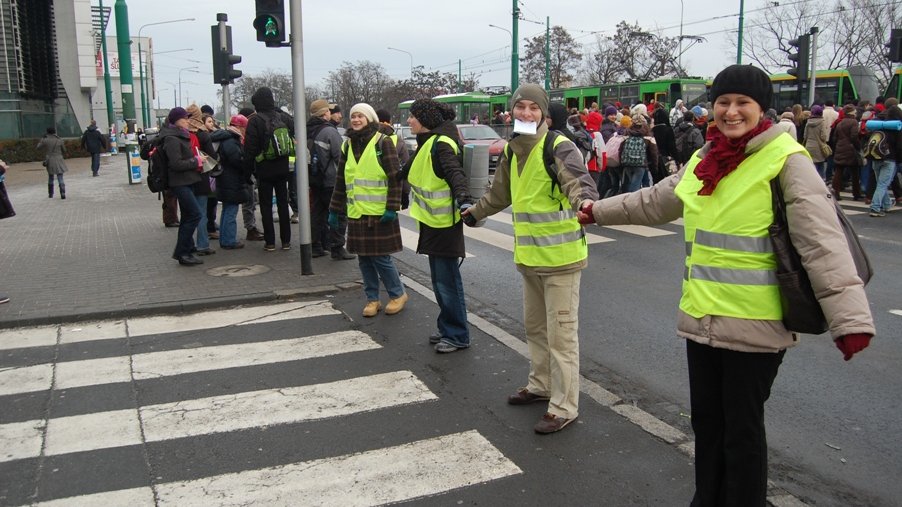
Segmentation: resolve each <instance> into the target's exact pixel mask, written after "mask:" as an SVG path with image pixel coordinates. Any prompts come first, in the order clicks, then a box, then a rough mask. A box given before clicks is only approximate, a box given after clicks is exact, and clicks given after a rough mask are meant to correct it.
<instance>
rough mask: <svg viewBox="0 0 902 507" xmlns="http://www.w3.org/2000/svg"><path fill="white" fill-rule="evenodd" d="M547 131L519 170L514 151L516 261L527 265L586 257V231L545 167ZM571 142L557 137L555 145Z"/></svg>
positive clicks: (558, 263) (549, 264) (548, 264)
mask: <svg viewBox="0 0 902 507" xmlns="http://www.w3.org/2000/svg"><path fill="white" fill-rule="evenodd" d="M547 138H548V137H547V134H545V135H544V136H543V137H542V139H541V140H540V141H539V142H538V143H536V145H535V146H534V147H533V149H532V151H530V152H529V155H528V157H527V159H526V164H525V165H524V167H523V172H522V174H520V171H518V170H517V167H518V164H517V155H516V154H515V153H513V151H511V154H510V168H511V201H512V203H511V204H512V208H513V215H514V217H513V218H514V220H513V221H514V262H516V263H517V264H522V265H524V266H535V267H557V266H565V265H567V264H573V263H576V262H580V261H582V260H584V259H586V258H587V257H588V255H589V248H588V244H587V242H586V233H585V231H583V228H582V226H581V225H580V224H579V222H578V221H577V220H576V213H575V212H574V211H573V207H572V206H570V201H569V200H568V199H567V196H566V195H564V194H563V193H561V190H560V185H555V186H554V187H552V185H551V177H550V176H549V175H548V172H547V171H546V170H545V160H544V157H543V150H544V147H545V140H546V139H547ZM565 141H567V138H566V137H564V136H557V138H555V140H554V146H557V145H558V144H560V143H562V142H565Z"/></svg>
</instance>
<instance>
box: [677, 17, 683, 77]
mask: <svg viewBox="0 0 902 507" xmlns="http://www.w3.org/2000/svg"><path fill="white" fill-rule="evenodd" d="M679 52H680V53H679V54H678V55H677V67H679V68H678V69H677V72H678V73H679V75H677V77H683V0H680V48H679Z"/></svg>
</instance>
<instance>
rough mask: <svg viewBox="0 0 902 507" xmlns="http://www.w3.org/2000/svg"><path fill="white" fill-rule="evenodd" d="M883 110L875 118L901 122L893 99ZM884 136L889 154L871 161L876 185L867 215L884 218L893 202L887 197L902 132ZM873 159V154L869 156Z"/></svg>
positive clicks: (900, 158)
mask: <svg viewBox="0 0 902 507" xmlns="http://www.w3.org/2000/svg"><path fill="white" fill-rule="evenodd" d="M884 104H888V105H885V106H884V107H885V109H884V110H883V112H881V113H880V114H879V115H878V116H877V117H878V118H879V119H881V120H890V121H892V120H896V121H898V120H902V109H900V108H899V105H898V103H897V102H896V99H895V97H891V98H889V99H887V100H886V102H885V103H884ZM883 135H884V136H886V146H887V148H888V149H889V154H888V155H886V156H885V157H883V158H882V159H879V160H873V164H874V179H875V180H876V182H877V184H876V187H875V189H874V195H873V197H872V198H871V208H870V210H869V215H870V216H872V217H884V216H886V212H887V211H889V210H890V208H892V207H893V203H894V200H893V199H892V198H890V196H889V186H890V182H891V181H893V180H895V178H896V172H897V171H898V169H899V161H902V132H899V131H897V130H886V131H883ZM871 156H872V158H873V154H871Z"/></svg>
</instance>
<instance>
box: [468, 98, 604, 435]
mask: <svg viewBox="0 0 902 507" xmlns="http://www.w3.org/2000/svg"><path fill="white" fill-rule="evenodd" d="M511 107H512V109H513V117H514V136H513V137H512V138H511V141H510V143H508V147H509V148H508V149H505V151H504V154H503V155H502V156H501V158H500V160H499V162H498V167H497V168H496V169H495V179H494V181H493V182H492V188H491V190H489V192H488V193H487V194H485V195H484V196H483V197H482V199H480V200H479V202H477V203H476V204H475V205H474V206H473V207H472V208H469V209H467V210H464V211H463V212H462V217H463V219H464V223H466V224H467V225H470V226H474V225H476V224H477V221H479V220H482V219H484V218H485V217H487V216H489V215H493V214H495V213H498V212H499V211H501V210H503V209H505V208H507V207H508V206H512V208H513V223H514V236H515V238H514V262H515V263H516V265H517V270H518V271H520V274H521V275H522V276H523V313H524V325H525V327H526V341H527V343H528V345H529V356H530V367H529V381H528V383H527V385H526V387H524V388H521V389H520V390H519V391H517V393H515V394H512V395H511V396H510V397H508V400H507V401H508V403H510V404H511V405H526V404H529V403H533V402H538V401H547V402H548V410H547V412H546V414H545V415H544V416H542V418H541V419H540V420H539V422H538V423H537V424H536V425H535V428H534V429H535V431H536V433H543V434H544V433H554V432H555V431H560V430H562V429H563V428H564V427H565V426H567V425H568V424H570V423H571V422H573V420H574V419H576V417H577V415H578V404H579V337H578V335H577V331H578V327H579V284H580V274H581V272H582V270H583V269H585V267H586V266H587V265H588V260H587V259H588V246H587V243H586V236H585V231H584V230H583V228H582V227H581V226H580V225H579V222H577V219H576V211H577V210H578V209H581V207H582V206H584V205H585V204H587V203H591V202H592V201H593V200H595V199H597V198H598V191H597V190H596V187H595V183H594V182H593V181H592V177H591V176H589V172H588V170H587V169H586V165H585V163H583V158H582V155H580V153H579V150H578V149H577V148H576V145H574V144H573V142H571V141H569V140H568V139H567V138H566V137H564V136H563V135H561V134H558V135H555V136H553V137H554V140H553V141H551V137H552V136H549V131H548V126H547V125H546V124H545V117H546V116H547V115H548V94H547V93H546V92H545V90H543V89H542V87H540V86H539V85H536V84H524V85H522V86H520V87H519V88H517V91H516V92H514V94H513V96H512V97H511ZM546 142H552V143H553V151H552V153H553V159H554V160H553V162H554V163H553V167H546V164H545V157H544V153H545V143H546Z"/></svg>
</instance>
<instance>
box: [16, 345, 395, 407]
mask: <svg viewBox="0 0 902 507" xmlns="http://www.w3.org/2000/svg"><path fill="white" fill-rule="evenodd" d="M381 347H382V346H381V345H379V344H378V343H376V342H375V341H373V340H372V338H370V337H369V336H368V335H366V334H365V333H362V332H360V331H338V332H335V333H327V334H321V335H313V336H304V337H301V338H288V339H284V340H270V341H266V342H256V343H237V344H232V345H215V346H210V347H195V348H185V349H175V350H165V351H160V352H148V353H145V354H135V355H134V356H132V358H131V359H132V361H131V365H130V364H129V357H128V356H115V357H104V358H100V359H85V360H82V361H63V362H58V363H56V384H55V386H54V387H55V388H56V389H71V388H73V387H86V386H95V385H101V384H113V383H117V382H131V381H132V371H133V370H134V378H135V379H136V380H146V379H153V378H159V377H165V376H169V375H180V374H183V373H196V372H200V371H209V370H220V369H225V368H237V367H241V366H257V365H261V364H272V363H280V362H286V361H299V360H302V359H311V358H316V357H326V356H332V355H338V354H347V353H349V352H360V351H364V350H372V349H378V348H381ZM48 368H50V369H48ZM16 371H18V372H19V373H18V375H17V374H15V372H16ZM51 374H52V368H51V365H49V364H47V365H37V366H28V367H25V368H18V369H17V370H11V371H10V372H9V373H8V375H11V376H12V377H11V379H9V380H7V379H6V378H5V375H4V371H2V370H0V394H13V393H15V394H21V393H26V392H33V391H44V390H47V389H50V376H51ZM4 391H6V392H4Z"/></svg>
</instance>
